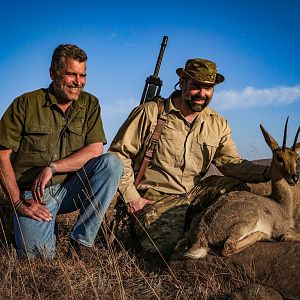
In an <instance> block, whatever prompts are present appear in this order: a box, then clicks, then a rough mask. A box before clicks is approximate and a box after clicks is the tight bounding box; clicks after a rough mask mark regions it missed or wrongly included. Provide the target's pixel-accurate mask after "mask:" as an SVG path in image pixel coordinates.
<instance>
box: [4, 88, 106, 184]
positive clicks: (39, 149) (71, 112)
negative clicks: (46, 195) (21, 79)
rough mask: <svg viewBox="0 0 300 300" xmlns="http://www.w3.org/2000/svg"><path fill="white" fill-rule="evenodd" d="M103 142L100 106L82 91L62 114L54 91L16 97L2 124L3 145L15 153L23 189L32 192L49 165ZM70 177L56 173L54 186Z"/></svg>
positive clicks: (18, 179)
mask: <svg viewBox="0 0 300 300" xmlns="http://www.w3.org/2000/svg"><path fill="white" fill-rule="evenodd" d="M97 142H104V143H106V140H105V135H104V131H103V126H102V121H101V116H100V106H99V102H98V99H97V98H96V97H94V96H93V95H91V94H89V93H86V92H82V93H81V94H80V96H79V98H78V100H76V101H73V103H72V105H71V106H70V108H69V109H68V110H67V111H66V113H63V112H62V111H61V110H60V109H59V107H58V102H57V99H56V98H55V96H54V95H53V92H52V86H51V85H50V87H49V88H48V89H39V90H36V91H33V92H29V93H26V94H24V95H22V96H20V97H18V98H16V99H15V100H14V101H13V103H12V104H11V105H10V106H9V108H8V109H7V111H6V112H5V113H4V115H3V117H2V119H1V121H0V145H2V146H4V147H6V148H8V149H12V150H13V152H14V153H13V155H12V165H13V168H14V172H15V176H16V179H17V182H18V185H19V188H20V189H21V190H26V189H31V188H32V183H33V181H34V179H35V177H36V176H37V175H38V174H39V172H40V171H41V169H42V168H43V167H44V166H45V165H46V164H47V163H48V162H49V161H56V160H59V159H61V158H64V157H66V156H68V155H70V154H72V153H74V152H75V151H76V150H78V149H80V148H82V147H84V146H86V145H88V144H92V143H97ZM67 176H68V174H55V175H54V176H53V178H52V184H58V183H61V182H63V181H64V180H65V179H66V177H67Z"/></svg>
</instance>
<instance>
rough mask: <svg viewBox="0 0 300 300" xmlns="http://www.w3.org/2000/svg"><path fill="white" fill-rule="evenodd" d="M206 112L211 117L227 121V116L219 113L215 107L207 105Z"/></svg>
mask: <svg viewBox="0 0 300 300" xmlns="http://www.w3.org/2000/svg"><path fill="white" fill-rule="evenodd" d="M205 112H206V114H207V115H208V116H210V117H211V118H214V119H217V120H220V121H222V122H223V121H226V119H225V117H224V116H222V115H221V114H220V113H218V112H217V111H215V110H214V109H212V108H210V107H206V109H205Z"/></svg>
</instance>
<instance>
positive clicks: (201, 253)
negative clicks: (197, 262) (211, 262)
mask: <svg viewBox="0 0 300 300" xmlns="http://www.w3.org/2000/svg"><path fill="white" fill-rule="evenodd" d="M207 252H208V249H207V248H200V249H196V250H189V251H187V252H186V253H184V256H185V257H188V258H191V259H198V258H203V257H205V256H206V255H207Z"/></svg>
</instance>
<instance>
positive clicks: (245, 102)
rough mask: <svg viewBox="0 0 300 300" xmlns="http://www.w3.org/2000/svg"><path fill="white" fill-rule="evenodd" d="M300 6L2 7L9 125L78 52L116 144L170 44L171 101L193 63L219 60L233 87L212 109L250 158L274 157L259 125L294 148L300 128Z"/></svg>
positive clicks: (227, 85) (0, 109)
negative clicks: (27, 96) (28, 96)
mask: <svg viewBox="0 0 300 300" xmlns="http://www.w3.org/2000/svg"><path fill="white" fill-rule="evenodd" d="M299 15H300V2H299V1H297V0H287V1H285V2H283V1H278V0H272V1H271V0H270V1H256V0H253V1H230V0H228V1H217V0H216V1H200V0H198V1H193V0H192V1H176V0H175V1H163V0H162V1H117V0H116V1H110V2H109V3H108V1H105V2H102V1H85V2H83V1H77V0H75V1H57V0H53V1H51V2H50V1H47V2H46V1H14V0H12V1H5V2H4V1H2V4H1V11H0V19H1V27H2V30H1V39H0V74H1V80H0V91H1V101H0V116H1V115H2V114H3V113H4V111H5V109H6V108H7V107H8V105H9V103H10V102H11V101H12V100H13V99H14V98H15V97H17V96H19V95H20V94H22V93H24V92H27V91H30V90H34V89H38V88H40V87H47V86H48V84H49V83H50V78H49V73H48V69H49V65H50V59H51V55H52V52H53V49H54V48H55V47H56V46H57V45H58V44H61V43H74V44H77V45H78V46H80V47H81V48H83V49H84V50H85V51H86V52H87V54H88V57H89V59H88V70H87V73H88V77H87V85H86V91H88V92H91V93H92V94H94V95H96V96H97V97H98V98H99V99H100V103H101V107H102V117H103V122H104V128H105V131H106V135H107V139H108V143H110V142H111V140H112V138H113V136H114V134H115V133H116V131H117V129H118V128H119V126H120V125H121V124H122V122H123V121H124V120H125V118H126V117H127V115H128V113H129V112H130V111H131V110H132V109H133V108H134V106H136V105H138V103H139V99H140V97H141V94H142V90H143V87H144V82H145V79H146V77H147V76H149V75H150V74H152V72H153V69H154V66H155V63H156V58H157V55H158V51H159V47H160V43H161V40H162V37H163V36H164V35H167V36H168V37H169V42H168V45H167V48H166V50H165V56H164V60H163V63H162V66H161V70H160V74H159V75H160V77H161V79H162V80H163V82H164V85H163V88H162V95H163V96H165V97H167V96H168V95H169V94H170V93H171V92H172V91H173V87H174V84H175V83H176V82H177V80H178V77H177V75H176V73H175V70H176V69H177V68H178V67H182V66H183V65H184V64H185V61H186V60H187V59H188V58H192V57H203V58H207V59H210V60H213V61H215V62H216V63H217V65H218V71H219V72H220V73H222V74H223V75H224V76H225V78H226V80H225V82H224V83H222V84H220V85H218V86H217V87H216V90H215V95H214V98H213V101H212V104H211V106H212V108H214V109H215V110H217V111H218V112H220V113H221V114H223V115H224V116H225V117H226V118H227V119H228V121H229V124H230V125H231V128H232V133H233V138H234V140H235V142H236V144H237V147H238V150H239V152H240V153H241V155H242V156H243V157H244V158H247V159H258V158H265V157H270V155H271V152H270V150H269V149H268V147H267V145H266V144H265V142H264V140H263V137H262V134H261V132H260V129H259V124H260V123H262V124H263V125H264V127H265V128H266V129H267V130H268V131H269V132H270V133H271V135H272V136H273V137H274V138H275V139H277V140H278V141H279V143H280V144H281V143H282V131H283V126H284V122H285V119H286V117H287V116H290V126H289V138H288V141H289V143H290V144H291V143H292V140H293V138H294V135H295V132H296V129H297V127H298V126H299V124H300V117H299V116H300V75H299V72H300V55H299V53H300V39H299V28H300V24H299V23H300V22H299Z"/></svg>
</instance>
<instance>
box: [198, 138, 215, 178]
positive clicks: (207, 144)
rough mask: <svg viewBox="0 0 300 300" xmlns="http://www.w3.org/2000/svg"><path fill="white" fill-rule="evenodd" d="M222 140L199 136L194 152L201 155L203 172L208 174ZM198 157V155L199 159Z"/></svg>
mask: <svg viewBox="0 0 300 300" xmlns="http://www.w3.org/2000/svg"><path fill="white" fill-rule="evenodd" d="M219 143H220V139H219V138H217V137H211V136H201V135H200V136H197V137H196V143H194V152H195V153H200V154H202V155H199V157H201V160H202V170H201V172H206V171H207V169H208V167H209V165H210V163H211V161H212V160H213V158H214V155H215V153H216V151H217V149H218V147H219ZM197 156H198V155H196V157H197Z"/></svg>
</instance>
